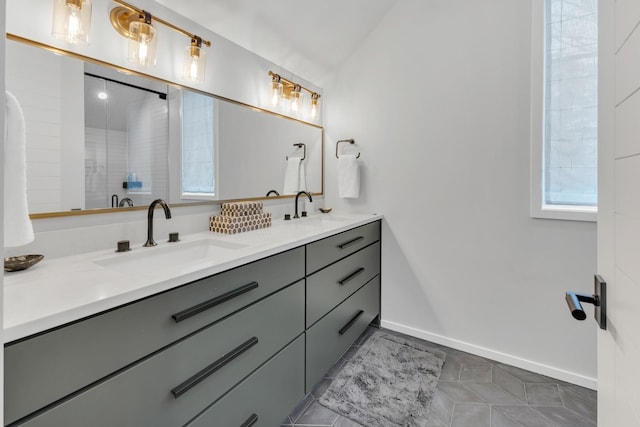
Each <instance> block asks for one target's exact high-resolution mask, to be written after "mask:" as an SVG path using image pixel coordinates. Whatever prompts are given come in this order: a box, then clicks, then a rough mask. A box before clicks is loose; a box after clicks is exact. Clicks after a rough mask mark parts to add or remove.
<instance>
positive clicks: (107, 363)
mask: <svg viewBox="0 0 640 427" xmlns="http://www.w3.org/2000/svg"><path fill="white" fill-rule="evenodd" d="M304 253H305V251H304V247H299V248H296V249H292V250H289V251H285V252H283V253H280V254H277V255H274V256H271V257H268V258H265V259H262V260H259V261H256V262H253V263H249V264H246V265H244V266H242V267H238V268H235V269H232V270H228V271H225V272H223V273H220V274H217V275H214V276H210V277H206V278H204V279H201V280H198V281H195V282H192V283H189V284H186V285H184V286H181V287H178V288H176V289H173V290H171V291H167V292H164V293H161V294H158V295H154V296H152V297H149V298H146V299H144V300H141V301H137V302H134V303H131V304H128V305H125V306H123V307H119V308H117V309H114V310H111V311H108V312H105V313H101V314H99V315H96V316H92V317H89V318H87V319H83V320H81V321H78V322H74V323H71V324H69V325H66V326H64V327H61V328H57V329H54V330H51V331H48V332H46V333H42V334H39V335H35V336H33V337H29V338H27V339H23V340H19V341H16V342H12V343H9V344H7V345H6V346H5V394H4V395H5V420H4V423H5V425H9V424H12V423H16V425H22V424H21V423H22V421H21V419H23V418H24V417H25V416H28V415H29V414H32V413H34V412H35V411H38V410H41V408H44V407H46V406H47V405H51V404H54V403H55V402H65V403H64V405H67V404H68V403H69V402H71V400H66V401H65V399H68V398H69V397H70V396H74V395H75V394H77V392H78V390H82V389H83V388H85V387H88V386H90V385H92V384H97V385H100V384H102V383H108V384H112V383H114V381H115V380H116V378H121V377H122V378H124V377H126V375H123V372H127V373H128V372H129V371H123V372H120V373H118V372H119V371H120V370H123V368H125V367H128V366H130V365H132V364H137V363H142V364H143V365H144V364H145V363H146V362H145V360H146V359H147V358H149V355H151V354H154V353H156V352H158V351H161V350H163V349H165V348H171V347H176V343H178V342H180V341H181V340H184V339H185V337H188V336H190V335H192V334H194V333H196V332H198V331H200V330H202V329H203V328H207V327H208V326H209V325H212V324H215V323H216V322H220V321H221V319H224V318H225V317H227V316H229V315H232V314H233V313H236V312H238V313H242V310H243V309H245V308H246V307H248V306H251V304H254V303H255V302H256V301H259V300H261V299H263V298H265V297H267V298H268V299H270V298H272V297H275V296H277V295H278V293H277V291H278V290H280V289H282V288H283V287H286V286H288V285H290V284H292V283H294V282H296V281H299V280H301V279H303V278H304V275H305V270H304ZM296 289H302V291H298V292H297V293H296V297H297V298H299V300H298V301H295V302H294V303H291V301H288V302H287V303H284V302H282V301H280V300H277V299H276V301H280V305H279V306H278V307H275V309H274V310H273V314H272V313H270V312H267V313H266V317H265V318H253V319H250V324H252V325H268V324H269V322H268V320H269V319H270V318H272V317H274V316H275V315H276V314H277V313H279V312H283V310H282V307H291V310H289V311H286V313H287V314H291V315H292V316H293V317H292V318H288V319H287V320H286V322H285V324H286V325H290V326H291V327H295V328H297V329H296V331H297V333H298V334H300V333H302V332H303V331H304V281H302V282H300V284H298V285H296ZM269 295H272V296H271V297H269ZM298 308H299V309H298ZM296 316H300V317H301V318H300V319H298V317H296ZM232 318H233V317H232ZM225 324H230V323H229V322H226V323H225ZM273 330H274V331H278V329H277V328H274V329H273ZM287 330H288V329H284V330H283V335H282V337H283V338H286V339H287V341H285V342H282V343H281V345H280V347H278V348H275V347H274V348H273V350H272V351H271V350H270V351H271V353H270V354H269V355H268V356H269V357H270V356H271V355H272V354H273V353H275V351H277V350H279V349H280V348H281V347H282V346H284V345H285V344H286V343H288V342H289V341H291V340H293V339H294V337H295V335H291V334H289V335H291V336H289V335H286V334H284V332H286V331H287ZM254 335H255V334H253V335H251V336H250V337H247V338H245V341H246V340H248V339H249V338H251V337H252V336H254ZM191 341H195V339H193V340H191ZM243 342H244V341H243ZM212 343H213V344H215V346H216V349H218V348H219V350H220V351H226V350H229V347H231V348H234V345H235V344H237V345H239V344H240V343H229V345H227V346H223V345H220V342H219V341H215V342H212ZM181 345H182V344H181ZM264 346H265V341H264V340H262V341H261V342H260V344H259V345H256V346H255V348H252V349H251V350H250V351H249V352H248V354H249V353H255V352H256V349H259V348H263V347H264ZM198 351H199V350H198ZM210 357H211V359H212V360H213V359H215V355H213V354H211V355H210ZM266 358H267V356H266V355H265V356H264V357H263V360H261V363H262V362H264V360H266ZM182 360H184V359H182V358H176V359H175V363H176V364H180V363H183V362H182ZM256 366H257V365H256ZM161 369H164V370H166V371H168V372H171V371H173V370H174V369H176V368H175V367H171V366H165V367H162V368H161ZM130 371H131V372H134V371H133V370H130ZM242 372H245V374H244V375H246V374H247V373H248V371H242ZM116 374H117V375H116ZM114 375H115V376H114ZM177 379H178V378H175V380H177ZM239 379H241V377H238V380H239ZM176 385H177V384H176ZM230 385H233V384H230ZM96 387H97V388H99V387H98V386H96ZM108 387H110V385H109V386H108ZM172 387H173V386H172ZM100 392H101V393H102V391H100ZM125 395H127V396H128V394H126V393H124V394H123V396H125ZM142 396H144V394H143V395H142ZM129 397H131V398H132V399H133V397H132V396H129ZM77 398H78V397H76V398H75V399H77ZM133 400H135V399H133ZM183 400H189V399H183ZM212 402H213V398H212V400H210V402H209V403H212ZM64 405H63V406H64ZM102 407H106V408H108V407H109V405H104V404H103V405H102ZM54 408H58V407H57V406H56V407H54ZM200 409H204V407H202V408H200ZM194 415H195V414H194ZM107 419H109V418H107ZM19 420H20V421H19ZM32 422H34V423H37V422H39V421H37V418H36V419H34V420H33V421H32ZM29 425H32V424H29ZM33 425H40V424H33ZM56 425H61V426H62V425H65V426H71V425H74V424H49V426H56ZM75 425H93V424H92V423H90V424H82V423H80V424H75ZM112 425H116V424H112Z"/></svg>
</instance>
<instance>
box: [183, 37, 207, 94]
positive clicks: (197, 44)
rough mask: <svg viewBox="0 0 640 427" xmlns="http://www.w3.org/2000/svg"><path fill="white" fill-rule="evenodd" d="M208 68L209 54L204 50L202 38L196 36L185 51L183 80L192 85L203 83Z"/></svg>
mask: <svg viewBox="0 0 640 427" xmlns="http://www.w3.org/2000/svg"><path fill="white" fill-rule="evenodd" d="M206 66H207V52H206V51H205V50H204V49H203V48H202V38H200V37H198V36H195V37H193V38H191V44H190V45H189V46H187V47H186V48H185V51H184V65H183V67H182V79H183V80H185V81H187V82H191V83H200V82H202V81H203V80H204V71H205V68H206Z"/></svg>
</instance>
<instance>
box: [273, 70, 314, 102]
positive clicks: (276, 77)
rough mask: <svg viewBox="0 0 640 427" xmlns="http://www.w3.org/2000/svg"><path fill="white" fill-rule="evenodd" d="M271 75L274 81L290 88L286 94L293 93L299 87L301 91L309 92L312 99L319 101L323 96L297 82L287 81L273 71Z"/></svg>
mask: <svg viewBox="0 0 640 427" xmlns="http://www.w3.org/2000/svg"><path fill="white" fill-rule="evenodd" d="M269 75H270V76H271V79H272V80H273V81H277V82H280V83H282V84H283V85H285V86H288V88H289V90H288V91H285V92H291V91H292V90H294V89H295V88H298V87H299V88H300V89H302V90H304V91H306V92H309V93H310V94H311V97H312V98H315V99H319V98H320V97H321V96H322V95H320V94H319V93H318V92H315V91H313V90H311V89H308V88H306V87H304V86H302V85H301V84H298V83H296V82H292V81H291V80H288V79H285V78H284V77H282V76H281V75H280V74H276V73H274V72H273V71H269Z"/></svg>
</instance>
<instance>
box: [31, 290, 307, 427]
mask: <svg viewBox="0 0 640 427" xmlns="http://www.w3.org/2000/svg"><path fill="white" fill-rule="evenodd" d="M303 301H304V282H303V281H300V282H298V283H296V284H294V285H292V286H290V287H288V288H286V289H283V290H281V291H280V292H278V293H277V294H275V295H272V296H270V297H268V298H266V299H264V300H262V301H260V302H258V303H256V304H254V305H252V306H251V307H249V308H247V309H245V310H242V311H240V312H238V313H236V314H234V315H233V316H230V317H228V318H226V319H224V320H223V321H221V322H218V323H216V324H214V325H212V326H210V327H208V328H206V329H204V330H202V331H200V332H198V333H196V334H194V335H191V336H189V337H188V338H186V339H184V340H182V341H179V342H178V343H176V344H175V345H172V346H170V347H169V348H167V349H166V350H163V351H160V352H158V353H156V354H154V355H152V356H151V357H149V358H148V359H145V360H143V361H142V362H140V363H138V364H136V365H134V366H132V367H131V368H129V369H126V370H124V371H122V372H119V373H117V374H116V375H114V376H112V377H110V378H108V379H106V380H105V381H103V382H101V383H99V384H97V385H96V386H94V387H91V388H89V389H87V390H84V391H82V392H81V393H79V394H78V395H76V396H74V397H72V398H71V399H69V400H66V401H64V402H63V403H61V404H59V405H57V406H54V407H53V408H51V409H50V410H48V411H46V412H44V413H42V414H40V415H38V416H35V417H33V418H29V419H27V420H26V421H25V422H24V423H23V424H19V425H23V426H28V427H51V426H64V427H86V426H91V427H113V426H118V427H141V426H153V427H175V426H181V425H184V424H185V423H186V422H188V421H189V420H191V419H193V418H194V417H195V416H196V415H197V414H199V413H200V412H202V411H203V410H205V409H206V408H207V407H208V406H209V405H210V404H212V403H213V402H215V401H216V400H217V399H219V398H220V397H221V396H222V395H224V394H225V393H226V392H227V391H228V390H229V389H230V388H232V387H233V386H234V385H236V384H237V383H239V382H240V381H241V380H242V379H243V378H245V377H246V376H247V375H249V374H250V373H251V372H253V371H254V370H255V369H257V368H258V367H259V366H260V365H261V364H263V363H264V362H265V361H266V360H268V359H269V358H270V357H271V356H272V355H273V354H275V353H277V352H278V351H279V350H281V349H282V348H284V347H285V346H286V345H287V344H288V343H290V342H291V341H293V340H294V339H295V338H296V337H297V336H299V335H300V334H301V333H302V331H303V330H304V305H303Z"/></svg>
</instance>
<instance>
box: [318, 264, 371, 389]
mask: <svg viewBox="0 0 640 427" xmlns="http://www.w3.org/2000/svg"><path fill="white" fill-rule="evenodd" d="M379 306H380V276H376V277H375V278H374V279H372V280H371V281H370V282H369V283H367V284H366V285H365V286H364V287H362V288H361V289H360V290H359V291H358V292H356V293H355V294H353V295H351V296H350V297H349V298H348V299H347V300H346V301H344V302H343V303H342V304H340V305H339V306H337V307H336V308H335V309H334V310H333V311H331V312H330V313H329V314H327V315H326V316H325V317H323V318H322V319H321V320H320V321H319V322H318V323H316V324H315V325H313V326H312V327H311V329H309V330H307V355H306V361H307V365H306V366H307V378H306V384H307V385H306V390H307V392H309V391H311V389H312V388H313V386H314V385H315V384H316V383H317V382H318V381H320V380H321V379H322V376H323V375H324V374H325V373H326V372H327V371H328V370H329V368H331V366H333V365H334V364H335V362H337V361H338V359H339V358H340V356H342V354H344V352H345V351H347V349H348V348H349V347H350V346H351V344H353V342H354V341H355V340H356V338H358V336H360V334H362V332H364V330H365V329H366V328H367V325H369V323H371V321H372V320H373V319H374V318H375V317H376V316H377V315H378V314H379V313H378V307H379Z"/></svg>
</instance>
